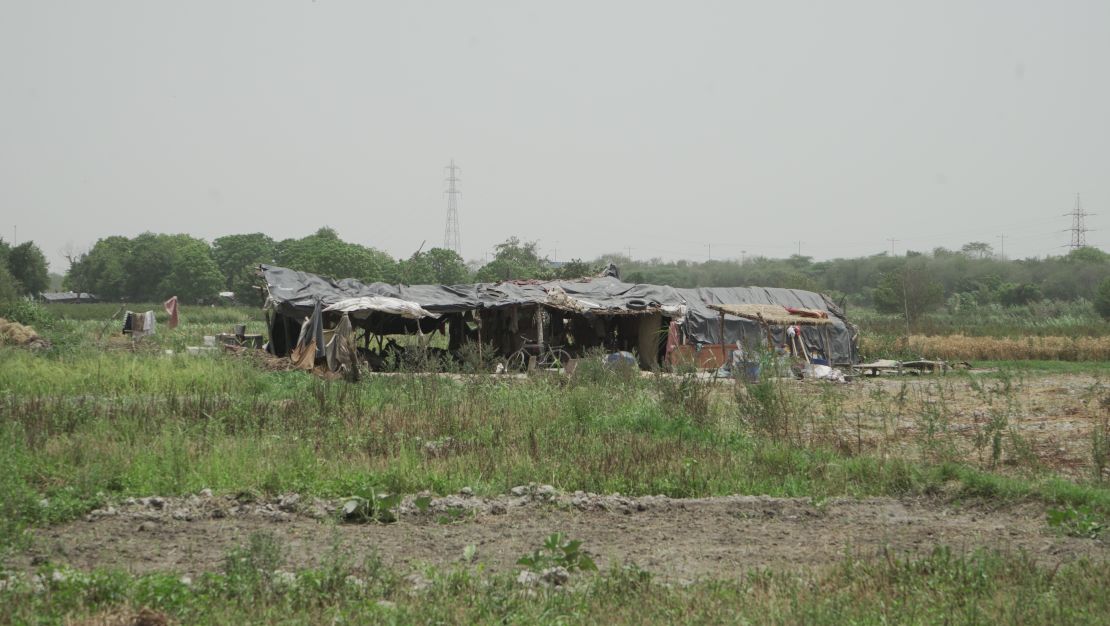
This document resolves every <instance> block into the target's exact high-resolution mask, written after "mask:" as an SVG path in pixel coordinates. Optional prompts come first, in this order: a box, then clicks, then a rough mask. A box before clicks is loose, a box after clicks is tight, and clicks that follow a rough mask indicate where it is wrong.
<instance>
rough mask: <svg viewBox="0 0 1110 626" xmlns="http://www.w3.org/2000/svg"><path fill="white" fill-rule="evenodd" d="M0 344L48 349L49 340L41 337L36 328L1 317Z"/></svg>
mask: <svg viewBox="0 0 1110 626" xmlns="http://www.w3.org/2000/svg"><path fill="white" fill-rule="evenodd" d="M0 344H3V345H9V346H27V347H31V348H39V347H46V346H48V345H50V344H49V342H47V340H45V339H43V338H42V337H39V335H38V333H36V332H35V329H34V328H31V327H30V326H24V325H23V324H20V323H19V322H11V321H8V320H6V319H4V318H2V317H0Z"/></svg>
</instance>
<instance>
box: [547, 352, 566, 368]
mask: <svg viewBox="0 0 1110 626" xmlns="http://www.w3.org/2000/svg"><path fill="white" fill-rule="evenodd" d="M569 360H570V353H569V352H567V351H566V350H563V349H562V348H552V349H551V350H548V351H547V353H546V354H544V355H543V366H544V367H545V368H555V369H563V368H564V367H566V365H567V361H569Z"/></svg>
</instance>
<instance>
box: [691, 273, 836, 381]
mask: <svg viewBox="0 0 1110 626" xmlns="http://www.w3.org/2000/svg"><path fill="white" fill-rule="evenodd" d="M676 291H678V293H679V295H681V296H682V297H683V299H684V300H685V301H686V306H687V314H686V319H685V322H684V324H683V326H682V329H683V331H684V332H685V333H686V337H687V341H688V342H691V343H704V344H719V343H722V337H721V316H720V313H718V312H717V311H714V310H713V309H711V308H709V306H708V305H710V304H777V305H780V306H784V307H795V308H803V309H814V310H818V311H826V312H828V314H829V321H830V323H829V324H828V326H827V327H826V328H827V332H828V338H829V342H828V343H829V344H830V345H825V343H826V342H825V331H821V330H813V331H810V330H804V331H803V333H802V336H803V337H804V338H805V341H806V343H807V344H808V345H809V346H810V347H811V348H817V349H819V350H821V351H822V352H823V353H825V354H827V355H829V356H830V357H831V358H832V360H833V362H834V363H853V362H855V361H856V360H857V359H858V353H857V350H858V349H857V347H856V337H855V329H854V328H853V327H852V326H851V325H849V324H848V323H847V321H846V320H845V319H844V317H843V316H844V313H843V312H842V311H841V310H840V308H839V307H837V306H836V305H835V304H833V302H832V301H830V300H829V299H828V298H826V297H825V296H824V295H822V294H819V293H815V292H812V291H804V290H801V289H780V288H774V287H701V288H697V289H677V290H676ZM771 334H772V338H773V340H774V342H775V343H776V344H781V343H784V340H785V338H784V337H783V330H782V327H781V326H773V327H772V328H771ZM723 339H724V341H723V343H733V342H735V341H737V340H741V341H743V342H744V343H746V344H751V345H765V344H766V333H765V332H764V330H763V329H762V328H761V327H760V325H759V323H758V322H755V321H752V320H748V319H744V318H742V317H736V316H733V315H725V319H724V337H723Z"/></svg>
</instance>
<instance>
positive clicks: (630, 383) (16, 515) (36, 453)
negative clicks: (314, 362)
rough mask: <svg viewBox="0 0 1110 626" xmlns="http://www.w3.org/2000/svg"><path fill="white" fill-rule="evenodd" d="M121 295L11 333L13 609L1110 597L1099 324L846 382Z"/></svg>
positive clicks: (1022, 602)
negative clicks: (434, 349) (450, 338)
mask: <svg viewBox="0 0 1110 626" xmlns="http://www.w3.org/2000/svg"><path fill="white" fill-rule="evenodd" d="M117 308H118V307H114V306H107V305H92V306H89V305H71V306H65V307H53V308H51V309H44V310H40V311H37V312H36V313H35V315H34V316H32V317H34V319H32V320H31V321H32V322H33V323H32V325H33V326H34V327H35V328H36V329H37V330H38V331H39V332H40V334H42V335H43V336H45V337H46V338H48V339H49V340H50V342H51V344H52V345H51V347H49V348H46V349H39V350H28V349H25V348H20V347H0V495H2V499H0V622H3V623H41V624H130V623H149V624H159V623H180V624H198V623H199V624H208V623H211V624H225V623H244V622H252V623H274V624H285V623H337V624H338V623H367V622H383V623H506V622H511V623H573V622H600V621H605V622H611V623H630V624H631V623H636V624H639V623H644V622H645V621H651V620H654V621H655V622H658V623H674V622H689V623H721V622H726V623H784V624H803V623H804V624H812V623H829V624H833V623H836V624H839V623H845V622H849V623H875V624H879V623H926V624H931V623H938V624H939V623H944V624H951V623H1024V624H1059V623H1092V624H1094V623H1105V622H1106V615H1108V614H1110V596H1108V595H1107V594H1106V592H1105V591H1106V589H1107V588H1108V587H1110V545H1108V544H1107V542H1106V539H1107V537H1110V533H1108V532H1106V531H1105V528H1106V525H1107V523H1110V486H1108V484H1107V480H1108V479H1110V376H1108V375H1110V367H1108V366H1107V361H1106V358H1105V350H1106V346H1105V338H1097V337H1096V338H1092V342H1094V343H1093V344H1090V345H1094V346H1095V347H1090V346H1089V344H1088V342H1086V341H1085V340H1084V339H1083V338H1082V337H1078V336H1074V335H1069V336H1068V337H1067V339H1066V341H1071V342H1073V344H1069V345H1073V346H1075V349H1076V350H1080V354H1087V353H1085V352H1082V350H1088V349H1089V350H1092V352H1091V354H1092V355H1093V356H1091V357H1077V358H1074V359H1067V358H1066V357H1063V356H1059V355H1050V354H1047V353H1040V352H1035V353H1032V352H1031V353H1030V354H1029V355H1028V357H1029V358H1025V359H1022V360H1017V359H1019V358H1020V357H1018V356H1013V355H1012V354H1010V353H1008V352H1006V351H999V352H997V353H996V352H984V353H983V355H984V356H983V357H977V359H978V358H991V360H990V361H978V360H976V362H975V363H973V365H975V368H974V369H972V370H968V371H955V372H950V373H948V374H947V375H943V376H942V375H936V376H902V377H897V376H889V377H879V378H875V379H870V378H857V379H856V380H853V381H852V382H850V383H847V384H834V383H820V382H813V381H793V380H773V379H772V380H763V381H761V382H759V383H750V384H743V383H736V382H733V381H724V380H714V379H711V378H706V377H704V376H701V377H699V376H696V375H692V374H687V375H681V374H657V373H640V372H632V371H627V370H610V369H605V368H603V367H601V366H600V364H593V363H583V364H581V365H580V367H579V369H578V370H577V371H576V372H575V374H574V376H572V377H566V376H564V375H562V374H545V373H537V374H533V375H531V376H523V375H521V376H499V375H490V374H481V373H466V372H462V373H453V374H452V375H450V376H447V375H425V374H418V373H406V372H399V373H395V374H382V375H366V376H363V377H362V378H361V379H360V380H359V381H357V382H344V381H341V380H326V379H322V378H319V377H316V376H313V375H311V374H306V373H304V372H298V371H287V370H286V369H285V368H282V367H279V366H277V365H276V364H275V363H273V362H272V361H271V360H269V359H267V358H264V357H262V356H260V355H254V354H249V353H223V352H218V353H215V354H208V355H202V356H189V355H187V354H185V352H186V348H187V347H189V346H197V345H200V344H201V339H202V337H203V336H204V335H213V334H216V333H218V332H223V331H226V330H228V329H229V327H230V326H231V325H232V324H243V323H245V324H247V325H248V330H249V331H250V332H261V330H262V328H263V322H262V319H261V316H260V314H259V313H258V311H257V310H254V309H245V308H243V309H239V308H202V307H184V308H183V310H182V320H183V323H182V325H181V326H180V327H178V328H177V329H174V330H170V329H167V328H165V327H164V325H161V322H162V321H163V320H162V319H161V318H160V319H159V322H160V326H159V330H158V333H157V334H156V335H154V336H153V337H147V338H145V339H143V340H142V341H141V342H139V343H132V342H131V341H130V340H127V339H125V338H123V337H121V336H120V335H119V334H118V328H117V326H118V324H117V322H114V321H109V320H108V318H110V316H111V315H112V314H113V313H115V312H116V309H117ZM132 308H134V307H132ZM36 316H37V317H36ZM1032 335H1037V338H1036V339H1035V340H1032V339H1031V340H1029V341H1027V342H1026V344H1028V345H1038V344H1037V342H1040V343H1041V344H1043V343H1045V342H1047V341H1048V340H1050V339H1051V338H1052V335H1045V334H1044V333H1030V336H1032ZM978 339H980V340H982V341H987V340H990V341H1003V340H1007V339H1006V338H1002V337H981V338H978ZM1011 340H1012V341H1015V342H1017V343H1019V344H1020V343H1021V342H1022V341H1023V340H1022V339H1011ZM876 341H879V342H882V341H888V340H886V339H881V338H880V339H877V340H876ZM889 341H890V342H893V341H894V340H893V339H890V340H889ZM909 341H910V342H911V344H912V342H913V341H915V339H914V338H911V339H910V340H909ZM885 345H886V344H882V343H878V344H875V346H876V349H877V350H878V349H883V346H885ZM892 345H893V344H892ZM1022 345H1025V344H1022ZM938 349H939V348H938ZM876 356H882V355H881V354H878V355H876ZM1037 358H1039V359H1044V360H1033V359H1037ZM1048 359H1060V360H1048Z"/></svg>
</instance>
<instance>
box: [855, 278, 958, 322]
mask: <svg viewBox="0 0 1110 626" xmlns="http://www.w3.org/2000/svg"><path fill="white" fill-rule="evenodd" d="M871 297H872V299H873V301H874V303H875V308H877V309H878V310H879V311H882V312H884V313H901V314H902V315H904V316H906V319H907V321H908V322H910V323H912V322H914V321H916V320H917V319H918V318H919V317H921V316H922V315H924V314H925V313H928V312H929V311H932V310H935V309H936V308H937V307H939V306H940V305H941V304H943V303H944V287H943V286H942V285H941V284H940V283H939V282H937V281H935V280H932V279H931V278H930V276H929V273H928V271H927V270H926V269H925V268H924V267H923V265H922V264H913V265H911V264H908V263H907V264H906V265H905V266H903V267H902V268H901V269H900V270H899V271H896V272H890V273H889V274H886V275H885V276H883V278H882V279H881V280H880V281H879V285H878V287H876V288H875V290H874V292H873V293H872V296H871Z"/></svg>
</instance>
